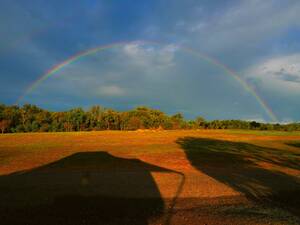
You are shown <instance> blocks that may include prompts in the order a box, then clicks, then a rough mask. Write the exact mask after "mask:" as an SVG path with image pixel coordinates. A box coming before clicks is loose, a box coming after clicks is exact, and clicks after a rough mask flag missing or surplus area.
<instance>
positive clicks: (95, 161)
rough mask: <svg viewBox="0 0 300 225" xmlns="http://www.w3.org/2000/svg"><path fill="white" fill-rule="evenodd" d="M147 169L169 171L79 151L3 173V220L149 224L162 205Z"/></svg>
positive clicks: (0, 192)
mask: <svg viewBox="0 0 300 225" xmlns="http://www.w3.org/2000/svg"><path fill="white" fill-rule="evenodd" d="M151 172H172V171H170V170H167V169H164V168H161V167H158V166H154V165H151V164H148V163H145V162H142V161H140V160H138V159H125V158H118V157H115V156H112V155H110V154H108V153H106V152H81V153H76V154H73V155H71V156H68V157H66V158H63V159H61V160H59V161H56V162H53V163H50V164H48V165H45V166H42V167H39V168H35V169H32V170H29V171H21V172H17V173H13V174H10V175H5V176H1V177H0V218H1V224H32V225H35V224H45V225H47V224H65V225H69V224H70V225H71V224H72V225H76V224H141V225H143V224H148V221H149V219H151V218H155V217H157V216H159V215H161V214H162V213H163V210H164V202H163V200H162V198H161V196H160V192H159V189H158V187H157V185H156V183H155V181H154V179H153V177H152V175H151Z"/></svg>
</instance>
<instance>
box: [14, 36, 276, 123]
mask: <svg viewBox="0 0 300 225" xmlns="http://www.w3.org/2000/svg"><path fill="white" fill-rule="evenodd" d="M126 44H152V45H158V46H162V45H163V44H161V43H158V42H153V41H130V42H118V43H113V44H109V45H103V46H98V47H95V48H91V49H88V50H85V51H81V52H79V53H77V54H75V55H73V56H71V57H70V58H68V59H66V60H64V61H63V62H61V63H59V64H57V65H55V66H53V67H52V68H51V69H49V70H48V71H47V72H46V73H44V74H43V75H42V76H40V77H39V78H38V79H37V80H36V81H34V82H33V83H32V84H31V85H30V86H28V88H26V90H25V91H24V93H23V94H22V95H21V96H20V97H19V98H18V99H17V102H16V104H19V103H20V102H21V101H22V99H23V98H24V97H25V96H26V95H27V94H29V93H30V92H32V91H33V90H34V89H35V88H36V87H37V86H38V85H39V84H41V83H42V82H43V81H45V80H47V79H48V78H49V77H50V76H52V75H53V74H55V73H56V72H58V71H60V70H61V69H63V68H64V67H65V66H67V65H69V64H71V63H73V62H75V61H77V60H80V59H81V58H83V57H85V56H88V55H92V54H95V53H97V52H99V51H102V50H106V49H111V48H115V47H119V46H123V45H126ZM175 46H176V47H178V48H179V49H182V50H184V51H186V52H188V53H190V54H192V55H194V56H197V57H199V58H201V59H204V60H205V61H207V62H209V63H211V64H213V65H216V66H217V67H219V68H221V69H223V70H224V71H225V72H226V73H227V74H229V75H230V76H232V77H233V78H234V79H235V80H236V81H238V82H239V83H240V84H241V85H242V87H243V88H244V89H245V90H247V91H248V92H249V93H250V94H251V95H252V96H254V97H255V99H256V100H257V102H258V103H259V105H260V106H261V107H262V108H263V109H264V111H265V112H266V114H267V115H268V116H269V117H270V118H271V119H272V121H273V122H277V121H278V119H277V117H276V116H275V114H274V113H273V112H272V110H271V108H270V107H269V106H268V105H267V103H266V102H265V101H264V100H263V99H262V98H261V97H260V96H259V95H258V94H257V93H256V92H255V90H254V89H253V88H252V87H251V86H250V85H248V84H247V83H246V82H245V81H244V80H243V79H242V78H241V77H240V76H239V75H238V74H237V73H236V72H235V71H233V70H232V69H230V68H229V67H228V66H226V65H224V64H222V63H221V62H219V61H217V60H216V59H214V58H211V57H210V56H208V55H204V54H202V53H200V52H198V51H196V50H193V49H191V48H188V47H185V46H181V45H175Z"/></svg>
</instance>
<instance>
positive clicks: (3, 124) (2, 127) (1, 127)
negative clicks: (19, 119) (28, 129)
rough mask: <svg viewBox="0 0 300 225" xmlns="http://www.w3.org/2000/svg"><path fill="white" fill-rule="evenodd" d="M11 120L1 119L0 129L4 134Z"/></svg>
mask: <svg viewBox="0 0 300 225" xmlns="http://www.w3.org/2000/svg"><path fill="white" fill-rule="evenodd" d="M9 124H10V121H9V120H1V121H0V130H1V133H2V134H3V133H4V132H5V131H6V130H7V129H8V127H9Z"/></svg>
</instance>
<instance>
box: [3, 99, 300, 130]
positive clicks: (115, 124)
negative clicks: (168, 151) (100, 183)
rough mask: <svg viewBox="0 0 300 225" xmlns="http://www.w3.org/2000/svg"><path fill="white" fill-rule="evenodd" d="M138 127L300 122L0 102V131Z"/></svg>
mask: <svg viewBox="0 0 300 225" xmlns="http://www.w3.org/2000/svg"><path fill="white" fill-rule="evenodd" d="M138 129H164V130H177V129H247V130H276V131H300V122H298V123H289V124H279V123H276V124H273V123H259V122H256V121H243V120H212V121H206V120H205V119H204V118H203V117H200V116H199V117H197V118H196V119H195V120H186V119H185V118H184V116H183V114H181V113H176V114H174V115H167V114H166V113H164V112H162V111H160V110H157V109H151V108H148V107H144V106H142V107H137V108H135V109H132V110H129V111H116V110H113V109H106V108H104V107H101V106H98V105H96V106H92V107H91V108H90V109H88V110H84V109H82V108H73V109H71V110H68V111H63V112H50V111H47V110H44V109H42V108H39V107H38V106H36V105H31V104H25V105H23V106H21V107H20V106H16V105H12V106H7V105H4V104H0V132H1V133H18V132H68V131H96V130H138Z"/></svg>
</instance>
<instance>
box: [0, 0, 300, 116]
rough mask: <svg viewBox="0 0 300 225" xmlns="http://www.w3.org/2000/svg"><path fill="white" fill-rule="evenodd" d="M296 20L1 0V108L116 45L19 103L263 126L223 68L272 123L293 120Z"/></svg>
mask: <svg viewBox="0 0 300 225" xmlns="http://www.w3.org/2000/svg"><path fill="white" fill-rule="evenodd" d="M299 12H300V2H299V1H294V0H291V1H289V0H285V1H281V0H267V1H258V0H245V1H233V0H230V1H226V0H222V1H209V0H207V1H205V0H203V1H199V0H194V1H192V0H187V1H181V0H164V1H158V0H157V1H155V0H151V1H144V0H141V1H134V0H131V1H129V0H125V1H117V0H116V1H113V0H106V1H96V0H93V1H92V0H86V1H71V0H70V1H67V0H64V1H62V0H52V1H47V0H26V1H23V0H2V1H1V2H0V78H1V89H0V102H2V103H5V104H14V103H15V102H16V101H17V99H18V98H19V97H20V96H22V95H23V93H24V92H25V91H26V89H27V88H28V87H29V86H30V85H31V84H32V83H34V82H35V81H36V80H37V79H38V78H39V77H41V76H42V75H43V74H45V73H46V72H47V71H49V70H50V69H51V68H52V67H53V66H55V65H58V64H60V63H62V62H63V61H64V60H66V59H68V58H70V57H72V56H73V55H75V54H78V53H79V52H82V51H85V50H87V49H90V48H95V47H98V46H106V45H110V44H114V43H123V44H120V45H118V46H115V47H113V48H108V49H106V50H103V51H98V52H97V53H95V54H91V55H88V56H86V57H82V58H81V59H80V60H77V61H74V62H73V63H70V64H69V65H67V66H65V67H63V68H62V69H60V70H59V71H57V72H56V73H54V74H53V75H52V76H51V77H50V78H49V79H47V80H45V81H43V82H42V83H40V84H39V85H38V86H37V87H36V88H35V89H34V90H32V91H31V92H30V93H28V94H26V95H25V97H24V99H23V100H22V102H21V103H25V102H29V103H33V104H37V105H39V106H42V107H45V108H47V109H50V110H51V109H53V110H64V109H68V108H70V107H74V106H82V107H89V106H91V105H93V104H100V105H103V106H105V107H111V108H115V109H118V110H122V109H124V110H127V109H129V108H132V107H136V106H138V105H147V106H150V107H154V108H158V109H161V110H163V111H165V112H167V113H175V112H182V113H184V114H185V115H186V116H187V117H188V118H193V117H195V116H197V115H202V116H204V117H206V118H208V119H231V118H236V119H247V120H248V119H249V120H264V121H270V117H269V116H268V114H267V113H266V111H265V110H264V109H263V107H261V105H260V104H259V103H258V101H257V98H256V97H255V96H253V94H251V93H250V92H249V91H247V90H245V88H244V87H243V86H242V85H241V84H240V83H239V82H238V81H237V79H235V78H234V77H232V76H231V75H230V74H229V73H228V71H226V70H224V67H223V66H220V65H218V64H222V65H224V66H226V67H228V68H230V70H232V71H235V72H236V73H237V74H238V76H239V77H240V78H241V79H243V80H244V81H245V82H247V84H248V85H249V86H251V88H252V89H253V90H255V92H256V94H257V95H258V96H260V98H261V99H262V100H263V101H264V102H265V103H266V105H268V107H269V109H271V110H272V111H273V113H274V114H275V115H276V117H277V118H278V120H279V121H281V122H284V121H299V120H300V114H299V111H300V101H299V99H300V41H299V40H300V14H299ZM185 47H187V48H189V49H191V50H192V52H194V53H191V52H190V51H187V50H186V49H185ZM199 55H204V56H207V57H210V58H211V59H213V61H214V62H217V63H212V62H211V61H207V60H205V57H200V56H199Z"/></svg>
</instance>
